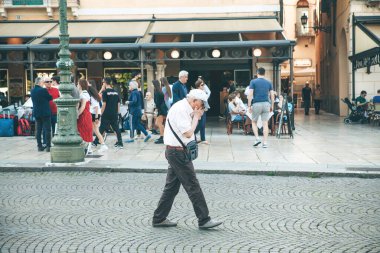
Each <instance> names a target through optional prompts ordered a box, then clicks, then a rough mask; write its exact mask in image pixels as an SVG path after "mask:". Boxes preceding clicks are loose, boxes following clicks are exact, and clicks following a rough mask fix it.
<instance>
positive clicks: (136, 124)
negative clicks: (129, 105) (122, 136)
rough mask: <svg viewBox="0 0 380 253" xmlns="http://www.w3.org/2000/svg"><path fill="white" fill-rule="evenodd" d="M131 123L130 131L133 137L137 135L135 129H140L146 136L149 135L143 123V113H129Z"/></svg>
mask: <svg viewBox="0 0 380 253" xmlns="http://www.w3.org/2000/svg"><path fill="white" fill-rule="evenodd" d="M129 123H130V131H129V135H130V137H131V139H133V137H135V130H137V131H138V130H140V131H141V132H142V133H143V134H144V135H145V136H147V135H148V132H147V131H146V129H145V127H144V126H143V125H142V124H141V115H132V114H129Z"/></svg>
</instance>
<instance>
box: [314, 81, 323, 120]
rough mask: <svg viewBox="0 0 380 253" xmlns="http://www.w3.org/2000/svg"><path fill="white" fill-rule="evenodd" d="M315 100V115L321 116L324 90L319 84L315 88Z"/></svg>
mask: <svg viewBox="0 0 380 253" xmlns="http://www.w3.org/2000/svg"><path fill="white" fill-rule="evenodd" d="M313 99H314V108H315V114H319V110H320V109H321V101H322V90H321V86H320V85H319V84H317V86H316V87H315V90H314V92H313Z"/></svg>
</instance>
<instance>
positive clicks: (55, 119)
mask: <svg viewBox="0 0 380 253" xmlns="http://www.w3.org/2000/svg"><path fill="white" fill-rule="evenodd" d="M56 123H57V114H52V115H51V136H52V137H53V136H54V133H55V124H56ZM42 135H43V143H44V144H46V132H45V131H42Z"/></svg>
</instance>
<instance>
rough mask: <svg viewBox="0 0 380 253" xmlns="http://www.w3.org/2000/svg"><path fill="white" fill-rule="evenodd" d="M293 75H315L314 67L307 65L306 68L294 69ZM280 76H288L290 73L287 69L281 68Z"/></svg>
mask: <svg viewBox="0 0 380 253" xmlns="http://www.w3.org/2000/svg"><path fill="white" fill-rule="evenodd" d="M293 73H294V75H295V76H314V75H315V68H312V67H308V68H302V69H296V68H295V69H294V72H293ZM281 75H282V76H288V75H290V71H289V70H281Z"/></svg>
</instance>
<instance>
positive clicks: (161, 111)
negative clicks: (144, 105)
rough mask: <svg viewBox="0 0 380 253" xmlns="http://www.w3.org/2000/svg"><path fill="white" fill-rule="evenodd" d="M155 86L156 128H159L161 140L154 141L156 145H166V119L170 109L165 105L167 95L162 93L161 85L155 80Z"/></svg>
mask: <svg viewBox="0 0 380 253" xmlns="http://www.w3.org/2000/svg"><path fill="white" fill-rule="evenodd" d="M153 86H154V103H155V104H156V108H157V119H156V126H157V127H158V129H159V131H160V138H158V139H157V140H155V141H154V143H155V144H162V143H164V130H165V125H164V122H165V119H166V115H167V114H168V107H167V105H166V103H165V95H164V93H163V92H162V89H161V87H162V86H161V85H160V83H159V82H158V81H157V80H153Z"/></svg>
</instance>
